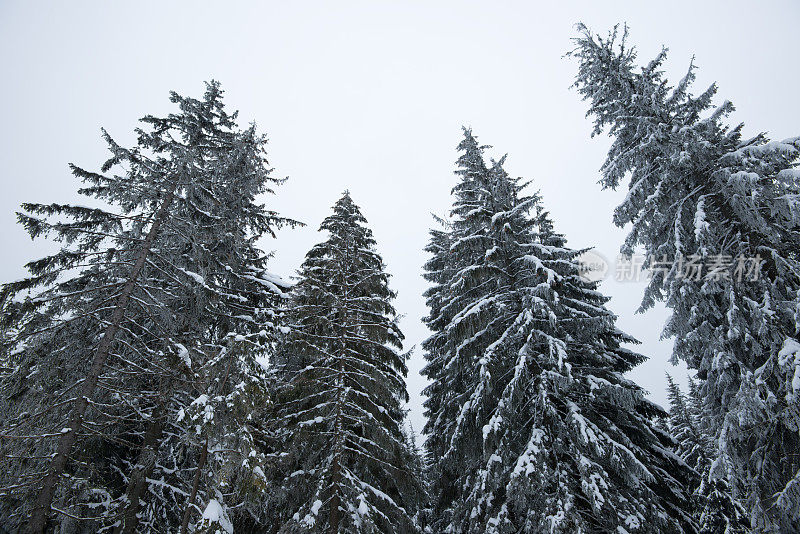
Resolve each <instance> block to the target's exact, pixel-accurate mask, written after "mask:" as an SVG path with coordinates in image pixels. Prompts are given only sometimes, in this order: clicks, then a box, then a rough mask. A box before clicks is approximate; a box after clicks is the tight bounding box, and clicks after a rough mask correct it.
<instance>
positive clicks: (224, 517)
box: [202, 499, 233, 534]
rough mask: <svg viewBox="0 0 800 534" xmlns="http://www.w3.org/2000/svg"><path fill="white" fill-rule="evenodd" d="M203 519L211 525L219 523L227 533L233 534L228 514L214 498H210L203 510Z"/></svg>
mask: <svg viewBox="0 0 800 534" xmlns="http://www.w3.org/2000/svg"><path fill="white" fill-rule="evenodd" d="M202 519H203V521H204V522H206V521H207V522H208V523H210V524H212V525H214V524H216V525H219V526H220V528H221V529H222V530H224V531H225V532H227V533H228V534H233V523H232V522H231V520H230V518H229V517H228V514H226V513H225V510H224V509H223V508H222V505H221V504H220V503H219V501H217V500H216V499H211V500H210V501H208V505H206V509H205V510H204V511H203V518H202Z"/></svg>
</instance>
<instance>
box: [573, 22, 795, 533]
mask: <svg viewBox="0 0 800 534" xmlns="http://www.w3.org/2000/svg"><path fill="white" fill-rule="evenodd" d="M579 29H580V30H581V33H582V35H581V36H580V37H579V38H577V39H576V44H577V47H576V49H575V50H574V51H573V52H572V53H571V55H572V56H573V57H575V58H577V59H578V61H579V63H580V65H579V71H578V75H577V78H576V82H575V86H576V87H577V88H578V91H579V92H580V93H581V95H582V96H583V97H584V98H585V99H587V100H589V101H590V108H589V114H590V115H592V116H594V119H595V120H594V131H593V134H599V133H602V132H603V130H604V129H606V128H607V129H608V131H609V134H610V135H611V136H613V138H614V142H613V144H612V146H611V149H610V151H609V153H608V158H607V159H606V161H605V163H604V164H603V167H602V180H601V183H602V185H603V186H604V187H610V188H616V187H618V186H619V185H620V184H621V183H623V182H624V181H626V180H628V177H629V180H628V184H629V185H628V195H627V197H626V198H625V200H624V201H623V203H622V204H620V205H619V206H618V207H617V209H616V211H615V212H614V222H615V223H616V224H617V225H618V226H625V225H627V224H628V223H631V225H632V226H631V229H630V233H629V235H628V238H627V240H626V242H625V246H624V247H623V252H624V253H626V254H630V253H632V252H633V250H634V248H635V247H637V246H641V247H643V248H644V250H645V252H646V254H647V255H648V261H647V265H648V266H649V267H651V268H652V271H653V273H654V275H653V277H652V279H651V281H650V284H649V286H648V287H647V289H646V291H645V294H644V299H643V301H642V310H644V309H647V308H649V307H651V306H652V305H653V304H654V302H656V301H658V300H662V301H664V302H665V303H666V305H667V306H668V307H669V308H671V309H672V311H673V313H672V316H671V318H670V319H669V321H668V323H667V325H666V328H665V330H664V335H665V336H667V337H674V338H675V344H674V352H673V355H674V358H675V359H676V360H678V359H679V360H683V361H685V362H686V363H687V365H688V366H689V368H691V369H693V370H695V371H696V372H697V376H698V378H699V380H700V388H701V391H702V398H703V405H704V406H703V409H704V412H705V415H706V416H707V417H708V418H709V421H710V422H711V424H712V427H713V428H714V434H715V436H717V437H718V438H719V439H718V450H717V452H716V453H715V461H714V464H713V466H712V476H713V477H714V478H716V479H720V478H725V476H727V477H728V479H729V481H730V483H731V486H732V491H733V493H734V496H735V497H737V498H738V499H740V500H741V501H742V502H743V503H744V504H745V505H746V507H747V509H748V513H749V515H750V520H751V524H752V526H753V527H755V528H758V529H761V530H764V531H779V532H787V531H793V530H800V454H799V453H800V424H798V421H800V397H798V391H800V381H798V380H796V378H795V377H797V376H799V375H798V373H800V371H798V369H799V368H798V365H800V361H798V360H797V359H796V358H795V357H794V356H793V354H795V353H794V352H792V351H791V347H793V346H795V345H796V344H797V342H796V338H797V336H798V330H799V329H800V313H798V310H800V305H799V304H800V274H798V273H800V265H798V256H797V250H800V208H798V206H800V204H798V202H797V199H798V193H799V191H798V187H799V186H798V176H800V174H798V169H797V161H798V155H799V154H800V151H799V149H800V138H792V139H787V140H785V141H782V142H776V141H769V139H768V138H767V137H766V135H765V134H758V135H756V136H755V137H753V138H750V139H744V138H743V137H742V134H741V131H742V125H741V124H740V125H738V126H735V127H729V126H728V125H726V124H725V122H724V121H725V118H726V117H727V116H728V115H729V114H730V113H731V112H732V111H733V109H734V108H733V105H732V104H731V103H730V102H729V101H724V102H723V103H722V104H720V105H719V106H718V107H714V106H713V104H712V100H713V98H714V96H715V95H716V92H717V87H716V85H711V87H709V88H708V89H706V90H705V91H703V92H702V93H700V94H699V95H698V96H694V95H692V94H691V92H690V89H691V84H692V82H693V81H694V79H695V66H694V64H693V63H692V64H690V67H689V70H688V72H687V74H686V76H685V77H684V78H683V79H682V80H681V81H680V82H678V84H677V85H676V86H675V87H674V88H673V87H670V86H669V85H668V82H667V80H666V79H665V78H664V74H663V72H662V71H661V66H662V65H663V63H664V61H665V59H666V50H662V51H661V52H660V53H659V54H658V55H657V56H656V57H655V58H654V59H653V60H652V61H651V62H650V63H648V64H647V65H646V66H645V67H642V68H637V66H636V51H635V49H633V48H630V47H629V46H628V43H627V28H626V29H625V32H624V34H623V35H622V37H621V38H620V36H619V34H618V33H617V29H615V30H614V31H613V32H612V33H611V34H610V36H609V38H608V39H602V38H599V37H596V36H594V35H593V34H592V33H591V32H589V30H587V29H586V28H585V27H583V26H580V28H579ZM781 354H788V355H789V356H786V357H783V356H781Z"/></svg>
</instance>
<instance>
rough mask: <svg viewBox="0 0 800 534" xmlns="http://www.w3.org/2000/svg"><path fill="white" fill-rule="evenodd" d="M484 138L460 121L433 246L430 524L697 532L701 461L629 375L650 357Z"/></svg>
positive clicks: (452, 528) (462, 529)
mask: <svg viewBox="0 0 800 534" xmlns="http://www.w3.org/2000/svg"><path fill="white" fill-rule="evenodd" d="M484 148H485V147H482V146H480V145H479V144H478V142H477V140H476V139H475V138H474V136H473V135H472V133H471V132H470V131H469V130H465V136H464V140H463V141H462V142H461V144H460V145H459V149H460V150H461V152H462V154H461V156H460V158H459V160H458V166H459V169H458V171H457V174H458V175H459V177H460V179H459V182H458V184H457V185H456V187H455V188H454V189H453V192H454V195H455V202H454V207H453V210H452V212H451V220H450V223H449V227H447V228H445V229H444V230H440V231H437V232H435V233H434V234H433V235H432V239H431V244H430V246H429V247H428V250H429V251H431V252H433V253H434V256H433V258H432V259H431V260H430V261H429V262H428V264H427V265H426V268H427V270H428V272H427V274H426V277H427V278H428V279H429V280H430V281H432V282H433V283H434V284H435V285H434V286H433V287H432V288H431V290H429V291H428V293H427V296H428V302H429V305H430V308H431V314H430V316H429V317H428V318H427V319H426V322H427V324H428V325H429V327H430V328H431V330H432V331H433V335H432V336H431V337H430V338H429V339H428V340H427V341H426V342H425V344H424V348H425V350H426V359H427V360H428V362H429V363H428V365H427V367H426V368H425V369H424V372H425V374H426V375H427V376H428V377H429V378H430V379H431V381H432V384H431V386H430V387H429V388H428V389H427V390H426V394H427V395H428V400H427V401H426V409H427V415H428V418H429V422H428V425H427V426H426V428H425V433H426V434H427V436H428V438H427V442H426V446H427V448H428V454H429V456H430V458H431V460H433V461H434V462H435V465H434V467H433V473H432V480H433V481H434V492H433V493H434V495H435V498H436V502H435V508H434V511H435V513H436V515H437V517H436V526H435V530H436V531H441V532H453V533H456V532H457V533H466V532H475V533H478V532H480V533H484V532H612V531H615V532H616V531H618V532H622V531H623V530H624V531H626V532H631V531H640V532H642V531H644V532H661V531H665V530H666V531H670V530H678V529H681V528H683V529H685V530H686V531H690V532H691V531H693V529H694V525H693V523H692V521H691V518H690V517H689V514H688V511H687V507H688V504H687V500H688V493H687V492H686V490H685V485H686V483H687V479H688V478H689V477H690V476H691V473H690V472H689V471H688V470H687V469H686V468H685V466H683V464H682V463H681V462H680V461H679V460H678V459H677V458H676V457H675V456H674V455H673V454H671V453H670V452H669V448H670V446H671V439H670V438H669V436H668V435H666V434H665V433H663V432H661V431H660V430H658V429H657V428H656V427H655V425H654V423H653V422H652V420H653V419H654V418H655V417H657V416H659V415H665V414H664V412H663V410H661V409H660V408H659V407H658V406H655V405H654V404H652V403H651V402H649V401H647V399H645V397H644V393H643V391H642V390H641V389H640V388H639V387H637V386H636V385H635V384H633V383H631V382H630V381H628V380H626V379H625V378H624V377H623V373H625V372H627V371H629V370H630V369H631V368H633V367H634V366H635V365H637V364H638V363H640V362H641V361H642V360H643V359H644V358H643V357H642V356H640V355H638V354H635V353H633V352H631V351H629V350H627V349H625V348H623V347H622V346H621V343H623V342H633V341H634V340H633V339H632V338H630V337H628V336H626V335H625V334H623V333H621V332H620V331H619V330H618V329H617V328H616V327H615V326H614V321H615V316H614V315H613V314H612V313H611V312H610V311H609V310H608V309H606V308H605V307H604V303H605V302H606V301H607V298H606V297H604V296H603V295H601V294H600V293H599V292H597V290H596V283H592V282H587V281H585V280H583V279H582V278H581V277H580V266H579V264H578V262H577V260H576V258H577V256H578V255H579V254H580V253H581V252H582V251H576V250H571V249H569V248H567V247H566V245H565V239H564V238H563V236H561V235H559V234H557V233H555V231H554V230H553V224H552V222H551V220H550V218H549V215H548V214H547V213H546V212H545V211H544V209H543V207H542V205H541V201H540V199H539V196H538V195H531V196H525V195H524V192H523V191H524V189H525V187H526V186H527V184H526V183H525V182H522V181H521V180H520V179H512V178H511V177H509V176H508V174H507V173H506V172H505V170H504V169H503V164H504V159H505V158H503V159H501V160H499V161H493V162H491V164H490V165H486V164H485V163H484V160H483V155H482V153H483V150H484ZM445 233H447V234H448V235H447V236H446V237H445V235H444V234H445ZM448 244H449V246H447V245H448ZM619 529H622V530H619Z"/></svg>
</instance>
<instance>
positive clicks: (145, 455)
mask: <svg viewBox="0 0 800 534" xmlns="http://www.w3.org/2000/svg"><path fill="white" fill-rule="evenodd" d="M165 403H166V400H165V401H164V402H162V403H161V404H159V405H158V406H157V407H156V409H155V410H154V411H153V416H152V418H151V419H150V424H149V425H148V427H147V432H146V433H145V435H144V442H143V443H142V450H141V452H139V458H138V459H137V460H136V465H135V466H134V469H133V473H131V478H130V480H129V481H128V489H127V490H126V491H125V496H126V497H127V500H128V505H127V506H126V507H125V511H124V512H123V513H122V521H121V522H120V524H119V525H117V527H116V528H115V529H114V534H133V533H134V532H136V527H137V526H138V524H139V516H138V512H139V502H140V500H141V498H142V495H143V494H144V492H145V490H146V489H147V478H148V477H149V476H150V475H151V474H152V473H153V468H154V467H155V465H156V458H157V457H158V446H159V442H160V441H161V435H162V433H163V430H164V411H165Z"/></svg>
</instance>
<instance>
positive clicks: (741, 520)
mask: <svg viewBox="0 0 800 534" xmlns="http://www.w3.org/2000/svg"><path fill="white" fill-rule="evenodd" d="M667 395H668V397H669V405H670V408H669V420H668V421H669V431H670V433H671V434H672V435H673V436H674V437H675V439H676V440H677V442H678V449H677V451H676V452H677V454H678V455H679V456H680V457H681V458H682V459H683V460H684V461H685V462H686V463H687V464H688V465H689V466H690V467H692V468H693V469H694V470H695V471H696V472H697V473H698V474H699V475H700V477H699V478H698V479H697V486H696V488H695V489H694V499H693V502H694V511H693V514H694V517H695V520H696V521H697V523H698V525H699V527H700V528H699V532H700V534H735V533H744V532H747V531H748V530H749V529H748V528H747V526H748V522H747V521H745V518H746V513H745V511H744V509H743V508H742V507H741V505H739V503H737V502H736V501H735V500H734V499H732V497H731V494H730V490H729V488H728V485H727V483H726V482H725V481H724V480H716V479H710V478H709V476H708V475H709V471H710V468H711V462H712V460H713V458H714V451H715V447H714V437H713V434H712V433H710V432H709V429H708V425H707V424H706V423H705V421H704V418H703V411H702V399H701V398H700V395H699V389H698V387H697V383H696V382H695V381H694V380H692V379H691V378H690V379H689V394H688V397H687V395H685V394H684V393H683V392H682V391H681V390H680V387H679V386H678V385H677V384H676V383H675V381H674V380H673V379H672V377H671V376H669V375H667Z"/></svg>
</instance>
